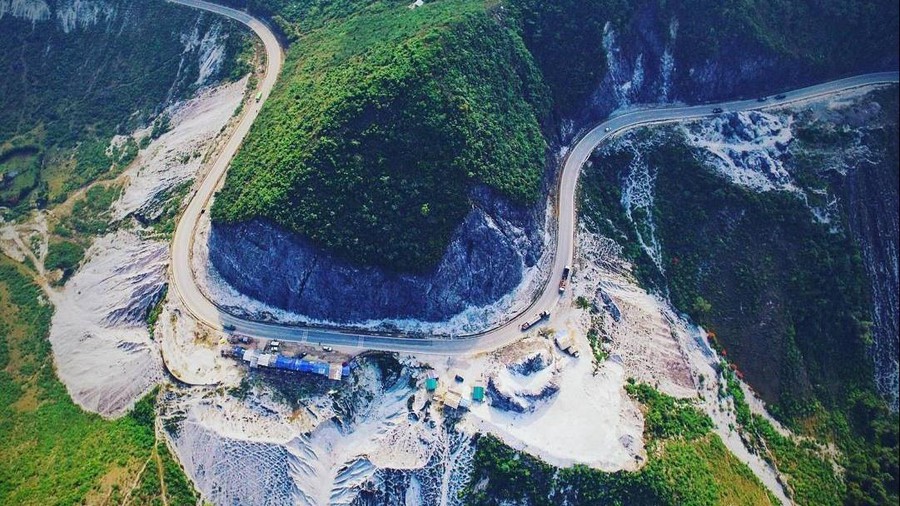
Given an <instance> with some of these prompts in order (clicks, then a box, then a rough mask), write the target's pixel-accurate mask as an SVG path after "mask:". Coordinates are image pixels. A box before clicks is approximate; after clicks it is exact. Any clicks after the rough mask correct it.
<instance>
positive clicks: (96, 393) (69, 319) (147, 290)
mask: <svg viewBox="0 0 900 506" xmlns="http://www.w3.org/2000/svg"><path fill="white" fill-rule="evenodd" d="M167 253H168V247H167V245H166V244H165V243H162V242H157V241H141V240H140V239H139V238H138V237H137V236H136V235H135V234H134V233H133V232H130V231H120V232H117V233H114V234H110V235H107V236H104V237H101V238H100V239H98V240H97V241H95V242H94V244H93V246H91V248H90V249H89V250H88V252H87V255H86V256H87V261H86V263H85V264H84V266H83V267H82V268H81V269H79V270H78V272H77V273H76V274H75V275H74V276H72V278H71V279H70V280H69V281H68V283H67V284H66V286H65V288H64V289H63V290H60V291H55V290H54V291H52V292H51V294H50V298H51V300H52V301H53V304H54V306H56V311H55V312H54V313H53V321H52V325H51V327H50V343H51V344H52V345H53V354H54V357H55V359H56V360H55V362H56V371H57V374H58V375H59V378H60V379H61V380H62V382H63V383H65V384H66V387H67V388H68V390H69V394H70V395H71V396H72V399H73V400H74V401H75V402H76V403H78V404H79V405H80V406H82V407H83V408H85V409H87V410H89V411H94V412H97V413H101V414H103V415H106V416H116V415H120V414H122V413H124V412H125V411H126V410H127V409H128V408H129V407H130V406H131V405H132V404H133V403H134V401H135V400H136V399H138V398H139V397H140V396H141V395H143V394H144V393H146V392H147V391H148V390H150V389H151V388H152V387H153V386H154V385H155V384H156V383H157V382H159V380H160V379H161V378H162V362H161V360H160V358H159V351H158V350H157V347H156V345H155V344H154V343H153V341H152V340H151V339H150V334H149V332H148V330H147V324H146V323H145V322H144V315H145V314H146V312H147V307H148V304H150V303H152V301H153V300H158V297H160V296H161V295H162V292H161V291H162V289H163V287H164V285H165V282H166V268H167Z"/></svg>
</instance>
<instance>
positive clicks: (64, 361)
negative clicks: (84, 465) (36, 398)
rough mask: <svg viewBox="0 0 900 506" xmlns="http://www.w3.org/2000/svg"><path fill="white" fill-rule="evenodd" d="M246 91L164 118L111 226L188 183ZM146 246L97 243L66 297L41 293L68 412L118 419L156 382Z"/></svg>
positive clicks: (217, 91) (207, 99)
mask: <svg viewBox="0 0 900 506" xmlns="http://www.w3.org/2000/svg"><path fill="white" fill-rule="evenodd" d="M245 87H246V80H242V81H239V82H236V83H231V84H226V85H223V86H220V87H216V88H209V89H206V90H204V91H203V92H201V93H200V94H199V95H198V96H197V97H196V98H193V99H191V100H188V101H185V102H182V103H179V104H176V105H174V106H173V107H171V108H170V109H169V111H168V114H169V115H170V116H171V118H172V119H171V125H172V129H171V130H170V131H169V132H168V133H166V134H164V135H162V136H161V137H160V138H158V139H156V140H154V141H153V142H152V143H151V144H150V145H149V146H148V147H147V148H146V149H144V150H142V151H141V153H140V154H139V156H138V159H137V160H136V162H135V163H134V164H133V165H132V166H131V167H130V168H129V169H128V170H127V171H126V172H125V174H124V176H123V179H124V181H125V182H126V185H125V189H124V192H123V194H122V197H121V199H120V200H119V201H118V202H117V203H116V204H115V206H114V209H115V218H116V219H117V220H128V218H127V217H128V215H129V214H130V213H132V212H134V211H136V210H138V209H141V208H142V207H144V206H146V205H147V204H148V203H150V202H151V201H153V200H154V199H159V198H160V195H161V194H165V193H166V192H167V191H169V190H171V189H172V188H174V187H175V186H177V185H178V184H180V183H181V182H183V181H187V180H189V179H190V178H191V177H193V176H194V174H195V173H196V172H197V170H198V168H199V167H200V161H201V159H202V157H203V155H205V154H206V152H207V150H208V149H210V147H211V146H212V144H213V141H214V140H215V138H216V136H217V135H218V134H219V132H220V131H221V130H222V128H223V127H224V126H225V125H226V124H227V122H228V120H229V119H230V118H231V117H232V114H233V111H234V110H235V108H236V107H237V105H238V104H239V103H240V101H241V99H242V97H243V90H244V88H245ZM44 228H45V232H46V227H44ZM4 237H6V234H4ZM148 237H149V236H148V234H147V233H146V232H145V231H143V230H141V229H140V228H134V229H132V230H129V229H127V227H124V228H122V229H120V230H119V231H117V232H114V233H110V234H108V235H106V236H104V237H100V238H98V239H96V240H95V242H94V244H93V246H92V247H91V248H90V249H89V250H88V252H87V255H86V259H85V261H84V262H83V264H82V266H81V268H80V269H79V270H78V271H77V272H76V274H75V275H74V276H73V277H72V278H71V279H70V280H69V281H68V282H67V284H66V285H65V287H63V288H62V289H54V288H47V290H48V291H49V294H50V298H51V300H52V301H53V303H54V305H55V306H56V311H55V313H54V317H53V321H52V327H51V330H50V342H51V343H52V345H53V351H54V358H55V363H56V367H57V371H58V373H59V376H60V379H61V380H62V381H63V383H65V384H66V387H67V388H68V390H69V393H70V394H71V396H72V398H73V399H74V400H75V402H77V403H78V404H79V405H81V406H82V407H84V408H85V409H88V410H90V411H95V412H98V413H100V414H102V415H104V416H118V415H121V414H122V413H124V412H125V411H126V410H127V409H128V408H130V406H131V405H132V404H133V403H134V401H136V400H137V399H138V398H139V397H140V396H141V395H143V394H144V393H146V392H147V391H149V390H150V389H151V388H152V387H153V386H154V385H155V384H156V383H158V382H159V381H160V380H161V378H162V376H163V368H162V360H161V358H160V353H159V345H158V343H157V342H156V341H154V340H153V339H151V336H150V334H149V331H148V328H147V325H146V323H145V320H144V318H145V315H146V314H147V311H148V310H149V308H150V307H151V306H152V305H153V303H155V302H156V301H157V300H159V297H160V296H161V295H162V293H163V289H164V287H165V285H166V283H167V269H168V261H169V246H168V243H167V242H166V241H164V240H159V239H152V238H148ZM39 249H40V248H39ZM163 316H165V317H167V318H168V316H169V315H163ZM161 325H162V326H165V325H172V321H171V319H170V318H169V319H166V321H165V322H162V323H161ZM201 358H202V354H198V356H197V357H196V360H197V362H201ZM201 363H202V362H201ZM195 367H196V366H195Z"/></svg>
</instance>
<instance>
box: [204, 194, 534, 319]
mask: <svg viewBox="0 0 900 506" xmlns="http://www.w3.org/2000/svg"><path fill="white" fill-rule="evenodd" d="M472 201H473V204H474V206H473V209H472V211H471V212H470V213H469V215H468V216H467V217H466V219H465V221H464V222H463V223H462V224H461V225H460V226H459V228H458V229H457V231H456V233H455V235H454V237H453V239H452V241H451V243H450V246H449V247H448V249H447V251H446V252H445V254H444V256H443V258H442V259H441V261H440V263H439V264H438V265H437V266H436V267H435V268H433V269H431V270H430V271H428V272H426V273H424V274H403V273H394V272H388V271H386V270H384V269H380V268H377V267H371V266H358V265H352V264H350V263H349V262H346V261H344V260H342V259H340V258H336V257H335V256H334V255H331V254H329V253H328V252H325V251H323V250H322V249H320V248H317V247H316V246H315V245H314V244H312V243H310V242H309V241H307V240H305V239H304V238H302V237H299V236H297V235H294V234H290V233H288V232H286V231H285V230H283V229H281V228H278V227H277V226H275V225H273V224H271V223H268V222H265V221H252V222H248V223H240V224H235V225H226V224H215V223H214V224H213V227H212V231H211V233H210V239H209V250H210V251H209V255H210V261H211V263H212V265H213V266H214V267H215V268H216V270H217V271H218V272H219V274H220V275H221V276H222V277H223V278H224V279H225V280H226V281H227V282H228V283H230V284H231V285H232V286H234V287H235V288H236V289H238V290H239V291H240V292H242V293H244V294H246V295H248V296H250V297H253V298H255V299H258V300H260V301H263V302H265V303H268V304H270V305H273V306H276V307H280V308H283V309H286V310H289V311H292V312H296V313H299V314H301V315H304V316H307V317H309V318H313V319H321V320H330V321H335V322H343V323H350V322H361V321H365V320H369V319H380V318H396V319H403V318H415V319H421V320H426V321H443V320H446V319H449V318H450V317H452V316H454V315H456V314H459V313H461V312H463V311H465V310H466V309H467V308H470V307H482V306H488V305H491V304H494V303H496V302H497V301H498V300H500V299H501V298H502V297H504V296H505V295H507V294H509V293H510V292H511V291H513V290H514V289H516V287H517V286H519V285H520V283H521V282H522V280H523V277H524V274H525V272H526V270H527V269H528V268H530V267H534V266H535V265H536V263H537V262H538V260H539V258H540V255H541V254H542V253H543V252H544V251H545V250H546V247H545V244H544V235H543V232H542V228H543V226H542V225H543V213H542V212H541V210H542V209H543V206H540V207H534V208H531V209H522V208H519V207H515V206H512V205H510V204H508V203H506V201H505V200H504V199H502V198H499V197H497V196H496V195H493V194H492V193H491V192H489V191H488V190H486V189H483V188H480V189H478V190H476V191H475V192H473V195H472Z"/></svg>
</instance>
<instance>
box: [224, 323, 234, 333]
mask: <svg viewBox="0 0 900 506" xmlns="http://www.w3.org/2000/svg"><path fill="white" fill-rule="evenodd" d="M222 328H223V329H225V330H227V331H228V332H233V331H235V330H237V327H235V326H234V325H232V324H230V323H226V324H224V325H222Z"/></svg>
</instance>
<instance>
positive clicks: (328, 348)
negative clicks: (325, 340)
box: [322, 346, 334, 353]
mask: <svg viewBox="0 0 900 506" xmlns="http://www.w3.org/2000/svg"><path fill="white" fill-rule="evenodd" d="M322 351H324V352H326V353H331V352H332V351H334V348H332V347H331V346H322Z"/></svg>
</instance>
